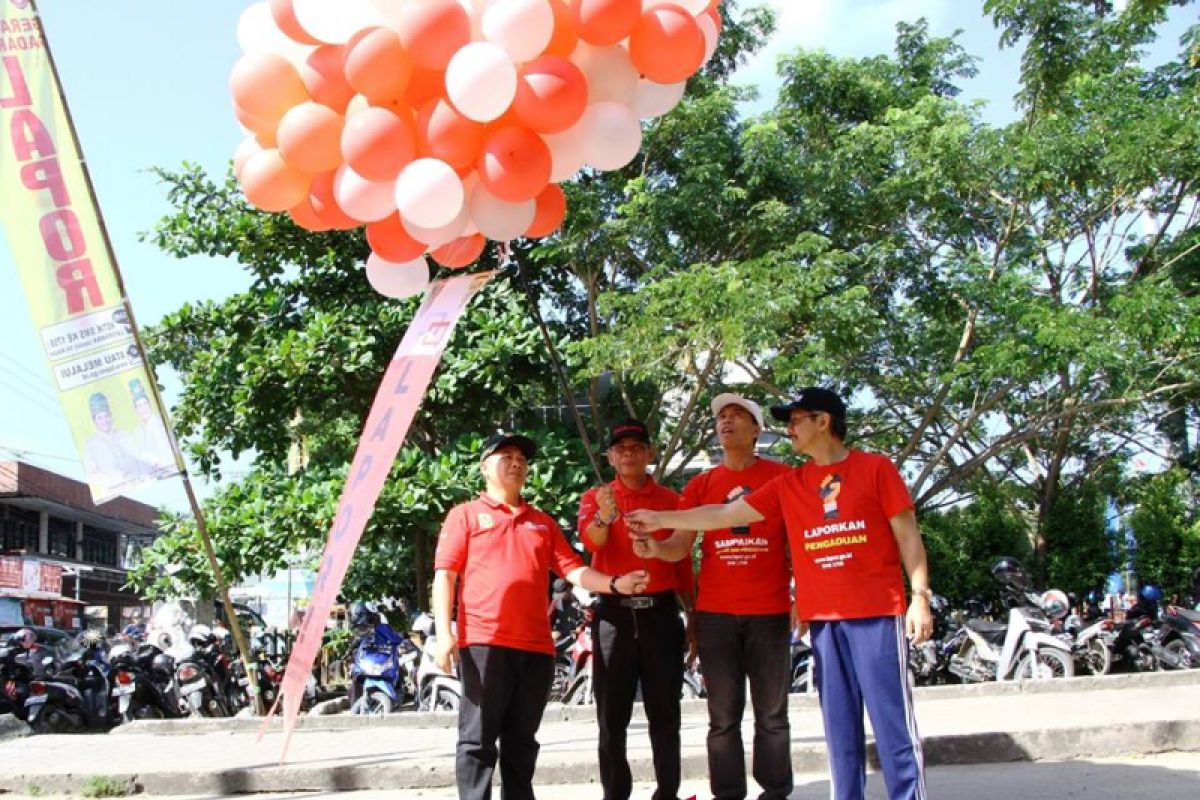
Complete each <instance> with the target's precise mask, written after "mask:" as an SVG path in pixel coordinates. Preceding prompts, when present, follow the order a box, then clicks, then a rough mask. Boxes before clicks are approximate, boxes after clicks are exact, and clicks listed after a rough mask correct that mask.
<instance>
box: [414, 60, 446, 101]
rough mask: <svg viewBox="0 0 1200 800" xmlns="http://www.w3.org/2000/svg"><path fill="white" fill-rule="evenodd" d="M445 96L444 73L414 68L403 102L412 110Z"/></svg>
mask: <svg viewBox="0 0 1200 800" xmlns="http://www.w3.org/2000/svg"><path fill="white" fill-rule="evenodd" d="M445 96H446V73H445V72H442V71H439V70H434V69H420V68H414V69H413V72H412V77H411V78H409V80H408V91H406V92H405V93H404V100H405V102H407V103H408V104H409V105H410V106H412V107H413V108H420V107H421V106H423V105H425V104H426V103H428V102H429V101H430V100H434V99H437V98H439V97H445Z"/></svg>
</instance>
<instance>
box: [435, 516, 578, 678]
mask: <svg viewBox="0 0 1200 800" xmlns="http://www.w3.org/2000/svg"><path fill="white" fill-rule="evenodd" d="M433 566H434V569H446V570H453V571H455V572H457V573H459V580H458V642H459V646H461V647H467V646H468V645H473V644H489V645H499V646H501V647H511V648H513V649H516V650H530V651H532V652H535V653H546V654H548V655H553V654H554V643H553V640H552V639H551V638H550V621H549V619H548V618H547V616H546V598H547V597H548V596H549V583H550V578H549V573H550V572H554V573H556V574H557V575H559V576H563V577H565V576H566V574H567V573H568V572H570V571H571V570H573V569H575V568H577V567H582V566H584V564H583V559H582V558H580V556H579V554H578V553H576V552H575V551H574V550H572V549H571V545H570V544H569V543H568V542H567V538H566V537H565V536H563V532H562V529H561V528H559V527H558V523H557V522H555V521H554V520H553V519H552V518H551V517H550V516H549V515H548V514H545V513H543V512H541V511H539V510H537V509H536V508H534V507H533V506H531V505H529V504H528V503H524V502H522V504H521V506H520V508H517V509H515V510H514V509H510V508H509V507H508V506H507V505H505V504H504V503H500V502H498V501H496V500H494V499H492V498H491V497H488V496H487V495H481V496H480V497H479V499H477V500H472V501H470V502H468V503H462V504H460V505H457V506H455V507H454V508H452V509H450V513H449V514H447V515H446V521H445V522H444V523H442V532H441V534H440V535H439V537H438V544H437V555H436V556H435V557H434V564H433Z"/></svg>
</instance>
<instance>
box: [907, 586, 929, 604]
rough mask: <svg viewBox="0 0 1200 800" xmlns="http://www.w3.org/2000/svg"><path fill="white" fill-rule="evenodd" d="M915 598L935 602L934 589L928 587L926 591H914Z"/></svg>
mask: <svg viewBox="0 0 1200 800" xmlns="http://www.w3.org/2000/svg"><path fill="white" fill-rule="evenodd" d="M912 596H913V597H924V598H925V601H926V602H929V601H931V600H933V589H930V588H929V587H928V586H926V587H925V588H924V589H913V590H912Z"/></svg>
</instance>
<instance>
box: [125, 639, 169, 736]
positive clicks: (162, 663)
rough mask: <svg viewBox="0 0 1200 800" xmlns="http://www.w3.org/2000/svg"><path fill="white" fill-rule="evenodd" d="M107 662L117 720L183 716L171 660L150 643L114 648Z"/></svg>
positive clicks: (129, 644)
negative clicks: (109, 665)
mask: <svg viewBox="0 0 1200 800" xmlns="http://www.w3.org/2000/svg"><path fill="white" fill-rule="evenodd" d="M108 659H109V663H110V664H111V665H112V696H113V698H114V699H115V700H116V703H117V715H118V718H119V719H121V720H124V721H126V722H131V721H133V720H137V719H177V718H179V717H182V716H183V703H182V700H181V699H180V697H179V692H177V691H176V688H175V659H173V658H171V657H170V656H169V655H167V654H165V653H163V651H162V650H160V649H159V648H158V647H157V646H155V645H153V644H150V643H146V644H142V645H138V644H136V643H133V642H128V641H125V642H120V643H118V644H116V645H114V646H113V647H112V649H111V650H109V653H108Z"/></svg>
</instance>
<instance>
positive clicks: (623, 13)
mask: <svg viewBox="0 0 1200 800" xmlns="http://www.w3.org/2000/svg"><path fill="white" fill-rule="evenodd" d="M641 13H642V4H641V2H640V0H571V16H572V18H573V19H574V21H575V31H576V32H577V33H578V34H579V38H580V39H583V40H584V41H585V42H588V43H589V44H595V45H602V46H603V45H610V44H616V43H617V42H619V41H621V40H622V39H624V38H625V37H626V36H628V35H629V33H630V31H632V30H633V26H634V25H636V24H637V21H638V17H639V16H641Z"/></svg>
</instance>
